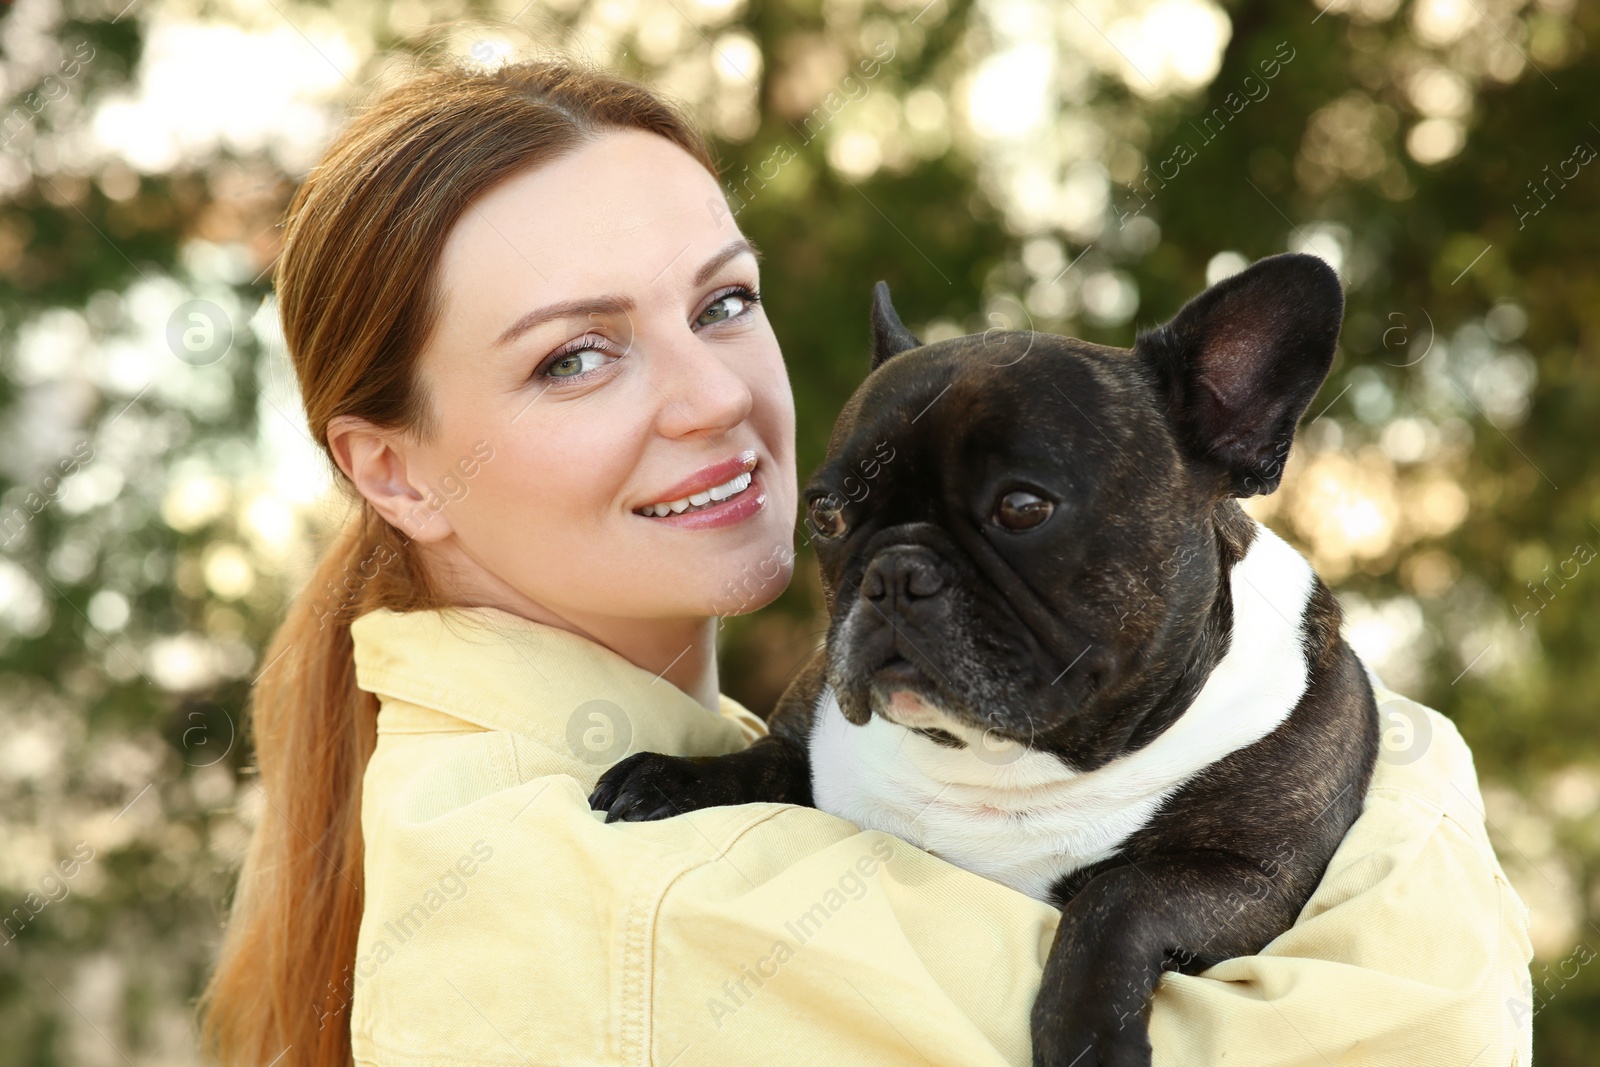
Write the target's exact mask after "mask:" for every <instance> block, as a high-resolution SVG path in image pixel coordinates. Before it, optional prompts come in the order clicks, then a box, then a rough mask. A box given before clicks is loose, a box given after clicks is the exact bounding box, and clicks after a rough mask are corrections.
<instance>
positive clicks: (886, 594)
mask: <svg viewBox="0 0 1600 1067" xmlns="http://www.w3.org/2000/svg"><path fill="white" fill-rule="evenodd" d="M943 588H944V579H943V578H941V577H940V576H939V561H938V560H937V559H935V558H934V555H933V553H931V552H929V551H928V550H927V549H925V548H913V547H901V548H891V549H888V550H886V551H883V552H880V553H878V555H877V557H876V558H874V559H873V561H872V562H871V563H870V564H868V565H867V573H866V574H865V575H864V576H863V577H862V579H861V592H862V594H863V595H865V596H866V598H867V599H868V600H871V601H873V602H874V603H878V602H881V601H884V600H888V601H890V602H891V603H892V602H893V601H894V600H896V599H899V598H902V597H903V598H904V599H906V600H921V599H924V598H925V597H930V596H934V595H936V594H937V593H939V592H940V591H941V590H942V589H943Z"/></svg>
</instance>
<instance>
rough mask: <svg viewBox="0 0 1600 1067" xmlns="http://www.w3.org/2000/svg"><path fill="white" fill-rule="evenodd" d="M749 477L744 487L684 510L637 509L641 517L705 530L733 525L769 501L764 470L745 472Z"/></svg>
mask: <svg viewBox="0 0 1600 1067" xmlns="http://www.w3.org/2000/svg"><path fill="white" fill-rule="evenodd" d="M743 477H745V478H748V479H749V484H748V485H746V486H745V488H744V489H741V490H740V491H738V492H736V493H734V494H733V495H732V496H728V497H724V498H723V499H721V500H715V501H711V502H710V503H707V504H705V505H704V506H702V507H691V508H687V509H685V510H683V511H676V512H674V511H669V512H667V514H665V515H656V514H653V513H652V514H650V515H648V516H646V515H643V514H642V513H641V512H638V511H636V512H634V514H635V515H639V516H640V517H641V518H646V519H648V520H649V521H650V522H656V523H664V524H666V525H669V526H676V527H679V528H680V529H685V530H704V529H709V528H712V527H717V526H732V525H733V524H734V523H738V522H743V521H744V520H745V519H747V518H749V517H750V516H751V515H754V514H755V513H756V512H758V511H760V510H761V509H762V508H764V507H766V505H767V490H766V486H765V485H763V484H762V481H761V472H760V471H757V470H752V471H749V472H748V473H746V474H745V475H743Z"/></svg>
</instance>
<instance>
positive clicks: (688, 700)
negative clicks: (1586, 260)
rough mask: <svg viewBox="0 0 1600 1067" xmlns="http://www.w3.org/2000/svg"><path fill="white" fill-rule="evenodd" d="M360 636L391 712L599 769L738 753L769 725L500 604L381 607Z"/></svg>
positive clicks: (360, 664)
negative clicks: (424, 711) (487, 733)
mask: <svg viewBox="0 0 1600 1067" xmlns="http://www.w3.org/2000/svg"><path fill="white" fill-rule="evenodd" d="M350 634H351V638H352V640H353V642H354V644H355V670H356V685H358V686H359V687H360V688H362V689H363V690H365V691H367V692H369V693H373V694H376V695H377V696H378V697H379V699H380V701H382V702H383V710H384V711H385V712H388V711H391V707H390V705H391V704H392V702H393V701H395V700H400V701H404V702H405V703H406V704H411V705H416V706H418V707H422V708H428V709H432V710H433V711H435V712H442V713H444V714H445V715H448V716H451V717H453V718H455V719H457V720H463V721H464V722H466V723H470V724H473V725H475V726H477V727H480V728H482V729H485V730H505V731H510V732H512V733H516V734H520V735H523V736H525V737H528V738H531V739H533V740H535V741H537V742H538V743H540V744H542V745H544V746H546V747H548V748H550V749H552V750H554V751H555V752H557V753H559V754H561V755H562V756H563V757H566V758H571V757H573V756H576V757H577V758H578V759H580V760H582V761H583V762H584V763H587V764H590V765H593V766H595V767H597V768H600V767H603V766H605V765H608V764H610V763H613V762H615V761H616V760H617V759H620V758H621V757H622V756H623V755H625V754H627V753H630V752H668V753H673V754H677V755H702V754H705V755H711V754H718V753H722V752H731V751H736V750H738V749H740V748H743V747H744V746H745V744H746V736H747V734H748V733H749V731H748V730H741V728H740V725H739V723H740V721H741V720H743V721H746V722H751V721H753V722H756V723H759V721H760V720H759V719H756V718H755V717H754V716H753V715H752V714H751V713H750V712H749V711H748V710H746V709H745V708H744V707H743V706H742V705H740V704H739V703H738V702H737V701H735V700H733V699H732V698H731V697H728V696H725V695H724V696H721V697H720V701H721V707H720V712H721V713H720V714H719V713H717V712H713V711H709V710H707V709H706V708H705V707H704V706H702V705H701V704H700V703H699V702H698V701H696V700H695V699H693V698H692V697H690V696H689V695H688V694H687V693H685V692H683V690H681V689H679V688H678V687H677V686H675V685H673V684H672V683H671V682H668V681H666V680H664V679H661V678H658V677H656V676H654V675H652V674H650V673H649V672H648V671H645V670H643V669H641V668H640V667H637V666H635V665H634V664H633V663H631V662H629V661H628V660H626V659H624V658H623V657H622V656H620V655H618V654H617V653H615V652H613V651H611V650H610V649H608V648H606V647H605V646H603V645H600V644H598V643H597V642H594V641H591V640H589V639H588V638H586V637H582V636H580V635H578V634H574V633H570V632H568V631H566V630H562V629H558V628H556V627H553V626H548V625H545V624H543V623H538V622H533V621H532V620H529V619H525V618H522V617H521V616H519V615H513V614H511V613H510V612H506V611H502V610H500V609H498V608H489V607H472V608H446V609H440V610H434V611H411V612H396V611H391V610H389V609H387V608H380V609H377V610H375V611H370V612H368V613H366V614H364V615H362V616H361V617H360V618H358V619H356V620H355V622H353V623H352V624H351V626H350ZM394 710H398V709H394ZM382 718H383V715H382V713H380V719H382ZM389 718H390V719H391V720H393V719H394V718H395V716H393V715H390V716H389ZM429 718H432V717H429ZM455 725H456V726H457V727H459V725H460V724H459V723H457V724H455Z"/></svg>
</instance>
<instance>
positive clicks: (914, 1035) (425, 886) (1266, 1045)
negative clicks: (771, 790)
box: [351, 709, 1531, 1067]
mask: <svg viewBox="0 0 1600 1067" xmlns="http://www.w3.org/2000/svg"><path fill="white" fill-rule="evenodd" d="M1418 714H1421V715H1423V716H1424V717H1425V718H1427V721H1428V722H1429V724H1430V726H1431V727H1432V744H1431V746H1430V747H1429V749H1428V751H1426V752H1425V753H1424V754H1423V755H1422V757H1421V758H1420V759H1417V760H1415V761H1412V762H1397V761H1387V760H1386V761H1383V762H1381V763H1380V765H1379V768H1378V772H1377V773H1376V774H1375V776H1374V782H1373V786H1372V788H1371V790H1370V791H1369V794H1368V797H1367V799H1366V806H1365V809H1364V811H1363V814H1362V816H1361V817H1360V819H1359V820H1358V821H1357V823H1356V824H1355V826H1354V827H1352V829H1351V831H1350V833H1349V834H1348V835H1347V836H1346V839H1345V841H1344V843H1343V845H1342V846H1341V848H1340V849H1339V851H1338V853H1337V854H1336V855H1335V857H1334V859H1333V862H1332V864H1331V865H1330V867H1329V871H1328V873H1327V875H1326V877H1325V878H1324V879H1323V882H1322V884H1321V886H1320V887H1319V888H1318V890H1317V893H1316V895H1315V896H1314V897H1313V898H1312V900H1311V902H1310V903H1309V904H1308V906H1307V907H1306V909H1305V911H1304V912H1303V914H1302V915H1301V917H1300V919H1299V921H1298V922H1297V924H1296V925H1295V927H1294V928H1292V929H1291V930H1290V931H1288V932H1287V933H1285V934H1284V935H1283V936H1281V937H1280V938H1278V939H1276V940H1275V941H1273V942H1272V943H1271V944H1270V945H1269V946H1267V948H1266V949H1265V950H1264V951H1263V952H1262V953H1261V954H1260V955H1257V956H1251V957H1245V958H1240V959H1234V960H1228V961H1226V962H1224V963H1222V964H1219V965H1218V966H1216V967H1213V968H1211V969H1210V970H1209V971H1207V972H1205V973H1204V974H1202V975H1198V976H1184V975H1176V974H1169V975H1167V976H1165V977H1164V978H1163V980H1162V982H1161V984H1160V986H1159V987H1158V990H1157V992H1156V995H1155V999H1154V1002H1153V1005H1152V1009H1151V1016H1150V1023H1151V1039H1152V1044H1153V1046H1154V1050H1155V1062H1156V1063H1157V1064H1172V1065H1177V1064H1185V1065H1187V1064H1205V1063H1218V1062H1224V1059H1225V1058H1226V1060H1227V1061H1228V1062H1241V1063H1250V1064H1255V1065H1266V1067H1271V1065H1290V1064H1295V1065H1302V1064H1303V1065H1307V1067H1310V1065H1323V1064H1362V1065H1381V1064H1395V1065H1401V1064H1404V1065H1406V1067H1414V1065H1417V1064H1429V1063H1438V1064H1451V1065H1461V1064H1466V1063H1469V1062H1471V1063H1474V1064H1476V1065H1478V1067H1486V1065H1490V1064H1497V1065H1498V1064H1519V1065H1521V1064H1526V1063H1528V1058H1529V1054H1528V1048H1529V1045H1528V1034H1527V1031H1526V1027H1523V1026H1519V1025H1518V1022H1517V1019H1516V1018H1515V1016H1514V1013H1510V1012H1508V1011H1507V1007H1506V1005H1507V998H1508V997H1509V996H1525V995H1526V993H1525V988H1524V987H1525V984H1526V981H1527V961H1528V958H1529V956H1530V955H1531V952H1530V947H1529V941H1528V937H1527V927H1526V911H1525V909H1524V908H1523V907H1522V905H1521V902H1520V901H1519V900H1518V899H1517V897H1516V895H1515V893H1514V892H1512V890H1511V888H1510V887H1509V885H1508V884H1507V883H1506V881H1505V878H1504V875H1503V873H1502V872H1501V870H1500V867H1499V865H1498V863H1497V862H1496V860H1495V858H1494V854H1493V851H1492V849H1491V848H1490V847H1489V844H1488V839H1487V837H1486V835H1485V833H1484V828H1483V821H1482V818H1481V815H1479V814H1478V809H1476V808H1474V807H1473V806H1472V805H1473V802H1475V801H1476V798H1477V796H1478V791H1477V786H1476V781H1475V778H1474V776H1473V770H1472V764H1471V759H1470V755H1469V754H1468V753H1467V752H1466V748H1465V746H1464V745H1463V744H1461V742H1460V738H1459V737H1458V736H1457V735H1456V734H1455V731H1454V729H1453V727H1451V725H1450V723H1449V722H1448V720H1446V719H1444V718H1443V717H1442V716H1438V715H1437V714H1436V713H1433V712H1429V711H1427V709H1420V711H1419V712H1418ZM549 759H550V755H549V753H548V751H547V750H544V749H541V748H538V747H537V746H535V745H533V744H532V743H531V742H529V741H528V740H527V739H525V738H522V737H519V736H517V735H514V734H508V733H503V732H494V731H490V732H484V733H475V734H463V735H455V736H449V737H439V736H437V735H436V736H434V737H431V738H428V739H427V740H425V741H424V740H422V739H419V738H380V744H379V750H378V752H377V753H376V754H375V755H374V757H373V762H372V763H371V764H370V765H369V768H368V772H367V780H366V787H365V795H364V799H363V805H364V810H363V815H362V818H363V827H364V830H365V833H366V843H367V854H366V877H367V903H366V911H365V913H364V916H363V922H362V934H361V940H360V944H359V947H358V956H357V964H356V971H355V973H356V984H355V992H354V1000H353V1005H352V1017H351V1023H352V1041H353V1045H354V1047H355V1051H356V1059H357V1062H358V1063H361V1064H383V1065H385V1067H390V1065H392V1067H414V1065H421V1064H425V1063H426V1064H452V1065H465V1064H484V1065H489V1064H492V1065H496V1067H498V1065H512V1064H518V1065H526V1064H539V1065H544V1064H562V1065H587V1064H593V1065H601V1064H604V1065H629V1067H633V1065H645V1064H659V1065H669V1064H670V1065H674V1067H699V1065H715V1064H739V1065H748V1064H759V1065H761V1067H788V1065H794V1067H801V1065H805V1067H810V1065H814V1064H819V1063H839V1064H857V1063H859V1064H874V1065H879V1064H883V1065H900V1064H904V1065H908V1067H909V1065H928V1064H933V1065H940V1067H942V1065H946V1064H949V1065H957V1064H959V1065H962V1067H989V1065H994V1067H999V1065H1003V1064H1021V1065H1025V1064H1028V1063H1029V1048H1030V1045H1029V1035H1028V1019H1029V1010H1030V1008H1031V1005H1032V1002H1033V998H1034V995H1035V994H1036V992H1037V990H1038V985H1039V978H1040V974H1041V969H1042V965H1043V962H1044V959H1045V956H1046V954H1047V953H1048V951H1049V948H1050V944H1051V939H1052V937H1053V935H1054V932H1055V927H1056V924H1057V922H1058V919H1059V915H1058V913H1057V912H1055V911H1054V910H1052V909H1051V908H1049V907H1048V906H1046V905H1044V904H1042V903H1040V902H1038V901H1035V900H1033V899H1031V898H1029V897H1027V896H1025V895H1023V894H1021V893H1018V892H1016V891H1014V890H1011V889H1009V888H1007V887H1005V886H1002V885H999V884H998V883H995V882H991V881H989V880H988V879H985V878H982V877H980V876H978V875H975V874H971V873H969V872H967V871H964V870H961V869H959V868H956V867H954V866H952V865H950V864H948V863H946V862H944V861H943V860H940V859H938V858H937V857H935V856H933V855H931V854H929V853H926V852H923V851H922V850H920V849H918V848H915V847H913V846H911V845H908V844H906V843H904V842H902V841H899V840H897V839H895V838H892V837H889V836H887V835H885V834H882V833H878V832H875V831H860V830H858V829H856V828H855V827H854V826H853V825H851V824H850V823H848V822H846V821H844V820H842V819H838V818H835V817H834V816H831V815H828V814H826V813H824V812H821V811H816V810H812V809H808V808H798V807H792V806H787V805H774V804H749V805H742V806H738V807H729V808H713V809H707V810H704V811H699V812H694V813H691V814H689V815H684V816H679V817H676V818H672V819H667V820H662V821H660V822H653V823H613V824H610V825H607V824H606V823H604V821H603V816H602V815H601V814H599V813H595V812H591V811H590V810H589V808H588V803H587V794H588V790H589V788H591V787H592V785H593V783H592V781H587V780H585V777H584V774H583V772H581V771H577V772H575V771H574V770H573V768H570V767H568V768H566V769H565V770H564V771H561V772H556V771H554V770H553V769H552V767H551V765H550V763H549ZM1457 795H1459V796H1460V797H1461V798H1462V799H1461V800H1453V799H1452V797H1455V796H1457ZM369 802H370V803H369ZM1474 1057H1476V1059H1474Z"/></svg>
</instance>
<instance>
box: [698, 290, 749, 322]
mask: <svg viewBox="0 0 1600 1067" xmlns="http://www.w3.org/2000/svg"><path fill="white" fill-rule="evenodd" d="M753 303H755V301H754V300H752V299H751V298H750V297H749V296H748V295H747V294H745V293H729V294H727V295H726V296H719V297H718V298H717V299H715V300H713V301H712V302H711V306H710V307H708V308H706V309H705V310H704V311H702V312H700V315H699V317H698V318H696V319H695V320H694V321H695V325H697V326H714V325H716V324H717V323H719V322H726V321H727V320H728V319H733V318H738V317H739V315H740V313H742V312H743V311H744V310H745V309H746V308H748V307H749V306H750V305H751V304H753Z"/></svg>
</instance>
